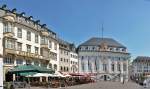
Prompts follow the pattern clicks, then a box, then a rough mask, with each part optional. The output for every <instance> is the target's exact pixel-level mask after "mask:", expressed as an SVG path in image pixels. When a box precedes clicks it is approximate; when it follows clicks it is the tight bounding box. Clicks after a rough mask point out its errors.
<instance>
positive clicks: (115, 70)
mask: <svg viewBox="0 0 150 89" xmlns="http://www.w3.org/2000/svg"><path fill="white" fill-rule="evenodd" d="M114 72H115V73H117V72H118V69H117V61H115V62H114Z"/></svg>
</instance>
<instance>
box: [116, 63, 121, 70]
mask: <svg viewBox="0 0 150 89" xmlns="http://www.w3.org/2000/svg"><path fill="white" fill-rule="evenodd" d="M117 70H118V71H121V68H120V64H119V63H118V64H117Z"/></svg>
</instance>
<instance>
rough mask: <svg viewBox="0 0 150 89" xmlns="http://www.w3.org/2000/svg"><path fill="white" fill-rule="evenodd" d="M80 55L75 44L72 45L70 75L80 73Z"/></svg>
mask: <svg viewBox="0 0 150 89" xmlns="http://www.w3.org/2000/svg"><path fill="white" fill-rule="evenodd" d="M78 72H79V71H78V54H77V52H76V47H75V45H74V44H70V73H78Z"/></svg>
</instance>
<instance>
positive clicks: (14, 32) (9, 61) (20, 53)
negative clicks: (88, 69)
mask: <svg viewBox="0 0 150 89" xmlns="http://www.w3.org/2000/svg"><path fill="white" fill-rule="evenodd" d="M0 45H1V46H0V54H1V58H2V60H3V76H4V77H3V80H4V81H8V80H11V79H10V78H12V76H13V75H10V74H9V73H8V71H9V70H11V69H12V68H13V67H15V66H18V65H24V64H32V65H37V66H42V67H46V68H52V69H54V70H57V71H58V70H59V43H58V41H57V39H56V33H55V32H53V31H51V30H50V29H48V28H47V27H46V24H42V25H41V24H40V20H36V21H35V20H33V17H32V16H29V17H27V16H25V13H24V12H22V13H17V12H16V9H12V10H9V9H7V7H6V5H3V6H2V7H1V8H0Z"/></svg>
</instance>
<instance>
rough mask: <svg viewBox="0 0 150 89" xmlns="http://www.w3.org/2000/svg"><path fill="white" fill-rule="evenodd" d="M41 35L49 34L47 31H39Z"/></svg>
mask: <svg viewBox="0 0 150 89" xmlns="http://www.w3.org/2000/svg"><path fill="white" fill-rule="evenodd" d="M41 35H42V36H49V33H48V32H47V31H41Z"/></svg>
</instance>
